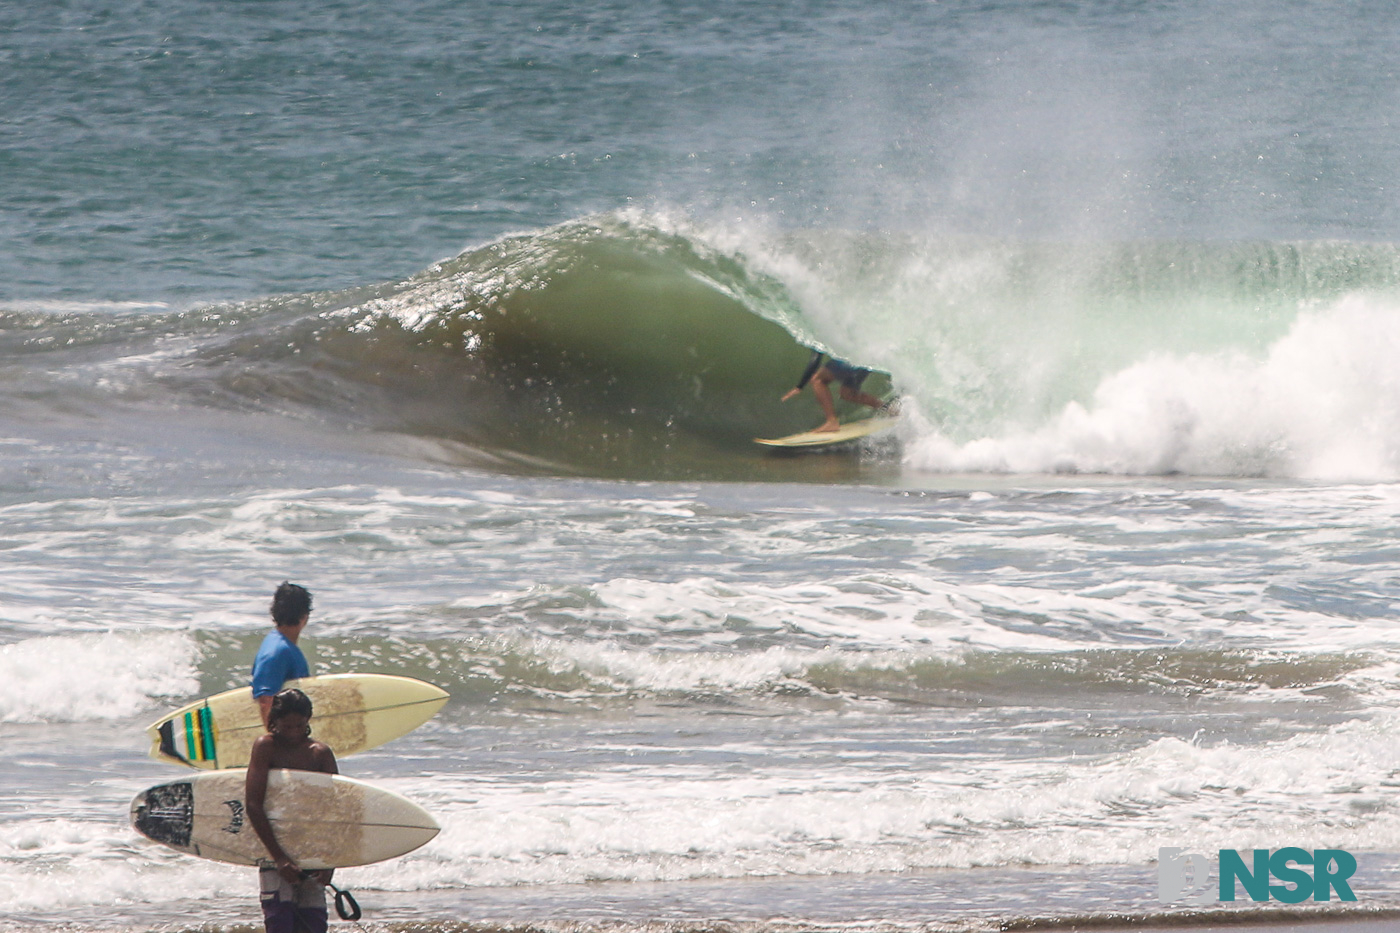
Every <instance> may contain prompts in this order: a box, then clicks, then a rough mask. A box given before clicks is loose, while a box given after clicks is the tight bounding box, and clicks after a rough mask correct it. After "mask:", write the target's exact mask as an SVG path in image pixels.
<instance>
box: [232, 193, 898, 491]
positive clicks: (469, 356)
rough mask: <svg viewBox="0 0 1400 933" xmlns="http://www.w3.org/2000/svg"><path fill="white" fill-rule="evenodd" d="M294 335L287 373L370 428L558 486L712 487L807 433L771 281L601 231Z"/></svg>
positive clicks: (736, 263) (384, 297) (557, 236)
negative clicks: (645, 482)
mask: <svg viewBox="0 0 1400 933" xmlns="http://www.w3.org/2000/svg"><path fill="white" fill-rule="evenodd" d="M780 321H785V322H786V326H785V324H784V323H779V322H780ZM308 326H309V327H310V328H311V329H310V332H308V333H304V334H302V335H300V336H299V337H298V338H296V341H297V342H298V343H299V344H300V349H301V350H302V352H301V353H300V355H301V356H302V357H303V360H302V363H303V365H305V364H306V363H308V362H309V363H310V365H311V368H312V369H313V370H314V371H317V372H318V374H319V375H320V376H321V377H322V378H324V377H325V375H326V374H334V376H335V378H336V379H337V380H338V381H339V382H341V383H343V384H344V385H348V386H352V387H353V391H354V393H355V394H360V395H363V394H364V389H365V388H367V387H370V386H372V387H374V389H375V390H376V392H377V393H378V395H379V399H378V401H377V402H376V403H369V404H368V405H366V406H365V407H367V408H371V409H373V410H374V415H375V421H376V423H377V426H380V427H383V428H388V429H392V430H396V431H405V432H409V433H415V434H426V435H431V436H434V437H441V438H446V439H450V440H455V441H461V442H464V443H466V444H469V445H471V446H472V447H475V448H477V449H481V450H486V451H490V452H493V453H496V454H499V455H503V456H508V457H519V458H526V459H533V460H542V461H545V462H546V463H548V464H551V465H553V466H554V467H556V468H562V469H565V470H576V471H581V472H586V473H594V474H602V475H629V476H648V475H671V476H674V475H686V474H691V473H706V472H712V471H713V469H715V468H718V466H719V464H721V463H722V462H724V461H725V460H732V457H733V455H734V454H735V453H739V452H741V453H742V454H743V456H744V457H745V458H746V459H753V458H756V457H757V456H758V454H756V453H755V452H754V450H753V447H754V445H753V443H752V440H753V438H754V437H755V436H780V435H783V434H789V433H794V432H797V431H801V430H805V429H807V428H809V427H811V426H812V425H813V424H814V423H815V422H816V421H817V420H819V413H818V409H817V406H816V405H815V404H814V403H813V402H812V401H811V399H810V397H809V398H808V399H807V401H806V404H805V405H799V404H789V405H787V406H784V405H782V404H780V403H779V399H780V396H781V395H782V393H783V392H784V391H785V390H786V389H788V388H790V387H791V386H792V385H793V384H794V383H795V382H796V380H797V377H798V376H799V375H800V373H801V372H802V369H803V367H804V366H805V364H806V362H807V359H808V354H809V350H808V349H807V347H805V346H804V344H803V343H802V342H801V341H799V339H798V338H797V337H796V336H794V333H793V331H795V330H799V329H800V328H801V326H802V325H801V318H800V315H799V314H798V313H797V311H796V309H795V307H794V305H793V303H792V301H791V299H790V298H789V297H788V295H787V293H786V292H785V290H784V289H783V287H782V286H781V285H780V284H779V283H778V282H777V281H776V280H774V279H772V278H771V277H767V276H764V275H762V274H757V273H754V272H753V271H751V270H750V269H749V268H748V267H747V265H746V264H745V263H744V262H743V261H742V260H740V259H739V258H736V257H733V256H727V255H722V254H719V253H716V252H713V251H709V250H707V249H706V248H704V247H703V246H702V245H701V244H699V243H698V242H697V241H696V240H694V239H691V238H688V237H685V236H683V235H680V234H674V233H668V232H664V231H661V230H659V229H656V228H654V227H637V226H634V225H631V224H629V223H626V222H623V221H620V220H616V219H605V220H602V221H599V222H594V223H575V224H567V225H564V226H561V227H557V228H553V229H551V230H548V231H544V232H542V233H538V234H530V235H523V236H517V237H513V238H509V239H506V240H503V241H500V242H497V243H494V244H491V245H489V246H486V247H483V248H480V249H476V250H473V251H470V252H467V253H465V254H463V255H461V256H458V257H456V258H454V259H452V260H451V261H448V262H444V263H442V264H439V265H437V266H434V267H433V268H431V269H429V270H427V271H425V272H424V273H422V274H420V275H418V276H416V277H415V278H413V279H411V280H409V281H408V282H405V283H402V284H401V285H398V286H394V287H391V288H387V289H384V290H381V291H380V292H379V293H377V294H374V295H373V296H372V297H370V298H369V299H368V300H364V301H359V302H354V303H350V304H347V305H345V306H342V307H336V308H333V309H330V310H325V311H322V312H320V313H319V314H318V315H316V316H315V317H314V319H313V320H312V322H309V324H308ZM240 355H241V353H240ZM888 385H889V384H888V380H883V381H882V380H880V379H875V380H873V381H872V386H874V387H876V389H877V391H882V390H887V389H888Z"/></svg>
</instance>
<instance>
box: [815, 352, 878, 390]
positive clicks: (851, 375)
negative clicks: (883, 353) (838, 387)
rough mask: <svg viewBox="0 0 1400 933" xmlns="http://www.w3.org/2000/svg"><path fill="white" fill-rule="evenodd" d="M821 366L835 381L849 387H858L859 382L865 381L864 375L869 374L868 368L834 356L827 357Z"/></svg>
mask: <svg viewBox="0 0 1400 933" xmlns="http://www.w3.org/2000/svg"><path fill="white" fill-rule="evenodd" d="M823 368H824V369H825V370H826V371H827V372H829V373H831V375H832V376H834V377H835V378H836V381H837V382H839V383H841V384H842V385H843V386H846V387H847V388H851V389H859V388H860V384H861V383H862V382H864V381H865V377H866V376H869V375H870V370H868V369H861V368H860V367H858V366H852V365H851V364H850V363H847V362H846V361H845V360H838V359H834V358H829V359H827V361H826V363H825V364H823Z"/></svg>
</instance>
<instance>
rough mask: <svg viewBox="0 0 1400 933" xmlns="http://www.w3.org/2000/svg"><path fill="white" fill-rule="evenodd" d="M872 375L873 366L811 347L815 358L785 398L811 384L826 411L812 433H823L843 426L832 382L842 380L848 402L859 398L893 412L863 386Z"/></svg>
mask: <svg viewBox="0 0 1400 933" xmlns="http://www.w3.org/2000/svg"><path fill="white" fill-rule="evenodd" d="M869 375H870V370H868V369H865V368H863V367H860V366H852V365H851V364H850V363H847V362H846V361H845V360H838V359H836V358H835V357H833V356H827V355H826V354H825V353H823V352H822V351H820V350H813V351H812V358H811V359H810V360H808V361H807V368H806V369H804V370H803V371H802V378H800V379H798V380H797V385H796V386H795V387H793V388H791V389H789V390H788V391H787V392H786V393H785V394H784V395H783V398H782V401H784V402H786V401H787V400H788V399H791V398H794V397H796V396H797V395H798V394H800V393H801V392H802V390H803V389H805V388H806V387H807V384H808V383H809V382H810V383H811V384H812V394H813V395H815V396H816V397H817V403H818V404H819V405H821V407H822V412H823V413H824V414H825V415H826V420H825V421H823V422H822V423H821V425H820V426H819V427H816V428H813V429H812V432H813V433H824V432H829V431H835V430H837V429H839V428H840V427H841V422H840V420H838V419H837V417H836V402H835V400H834V399H833V398H832V397H831V383H833V382H839V383H840V384H841V398H842V399H844V400H845V401H848V402H857V403H859V404H861V405H865V406H866V407H868V408H872V409H874V410H875V411H883V412H888V413H893V412H892V408H891V405H890V404H889V403H886V402H883V401H881V400H880V399H878V398H876V397H875V396H873V395H871V394H870V393H869V392H865V391H863V390H862V389H861V385H862V384H863V383H864V382H865V380H866V377H868V376H869Z"/></svg>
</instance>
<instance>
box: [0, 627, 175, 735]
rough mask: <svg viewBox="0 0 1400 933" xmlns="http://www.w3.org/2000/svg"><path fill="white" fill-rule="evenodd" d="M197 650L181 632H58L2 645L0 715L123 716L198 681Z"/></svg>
mask: <svg viewBox="0 0 1400 933" xmlns="http://www.w3.org/2000/svg"><path fill="white" fill-rule="evenodd" d="M197 662H198V649H197V647H196V646H195V643H194V641H193V639H192V638H191V637H190V636H189V635H187V634H182V633H178V632H162V633H159V634H147V635H139V634H132V633H115V632H113V633H107V634H102V635H56V636H50V637H47V638H32V639H29V640H27V641H22V642H18V643H16V644H11V645H5V646H3V647H0V722H11V723H21V722H86V721H92V720H107V719H122V718H125V717H128V716H132V715H135V714H136V713H139V712H141V711H143V710H146V709H149V708H150V707H151V706H152V704H153V701H154V700H155V699H157V698H165V697H173V696H185V695H188V694H190V693H193V692H195V691H196V690H197V689H198V687H199V678H198V676H197V675H198V671H197Z"/></svg>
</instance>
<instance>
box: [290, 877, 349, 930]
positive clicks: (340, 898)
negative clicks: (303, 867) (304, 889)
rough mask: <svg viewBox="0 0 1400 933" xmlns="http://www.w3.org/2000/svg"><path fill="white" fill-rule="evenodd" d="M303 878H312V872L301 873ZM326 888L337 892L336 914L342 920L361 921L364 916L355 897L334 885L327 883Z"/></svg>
mask: <svg viewBox="0 0 1400 933" xmlns="http://www.w3.org/2000/svg"><path fill="white" fill-rule="evenodd" d="M301 876H302V877H303V878H310V877H311V872H309V871H304V872H302V873H301ZM326 887H328V888H330V889H331V890H332V891H334V892H335V912H336V915H337V916H339V917H340V919H341V920H359V919H360V917H361V916H362V914H361V912H360V902H359V901H357V900H355V895H353V894H351V893H350V892H349V891H346V890H344V889H342V888H337V887H336V886H335V885H334V884H333V883H331V882H327V883H326Z"/></svg>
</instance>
